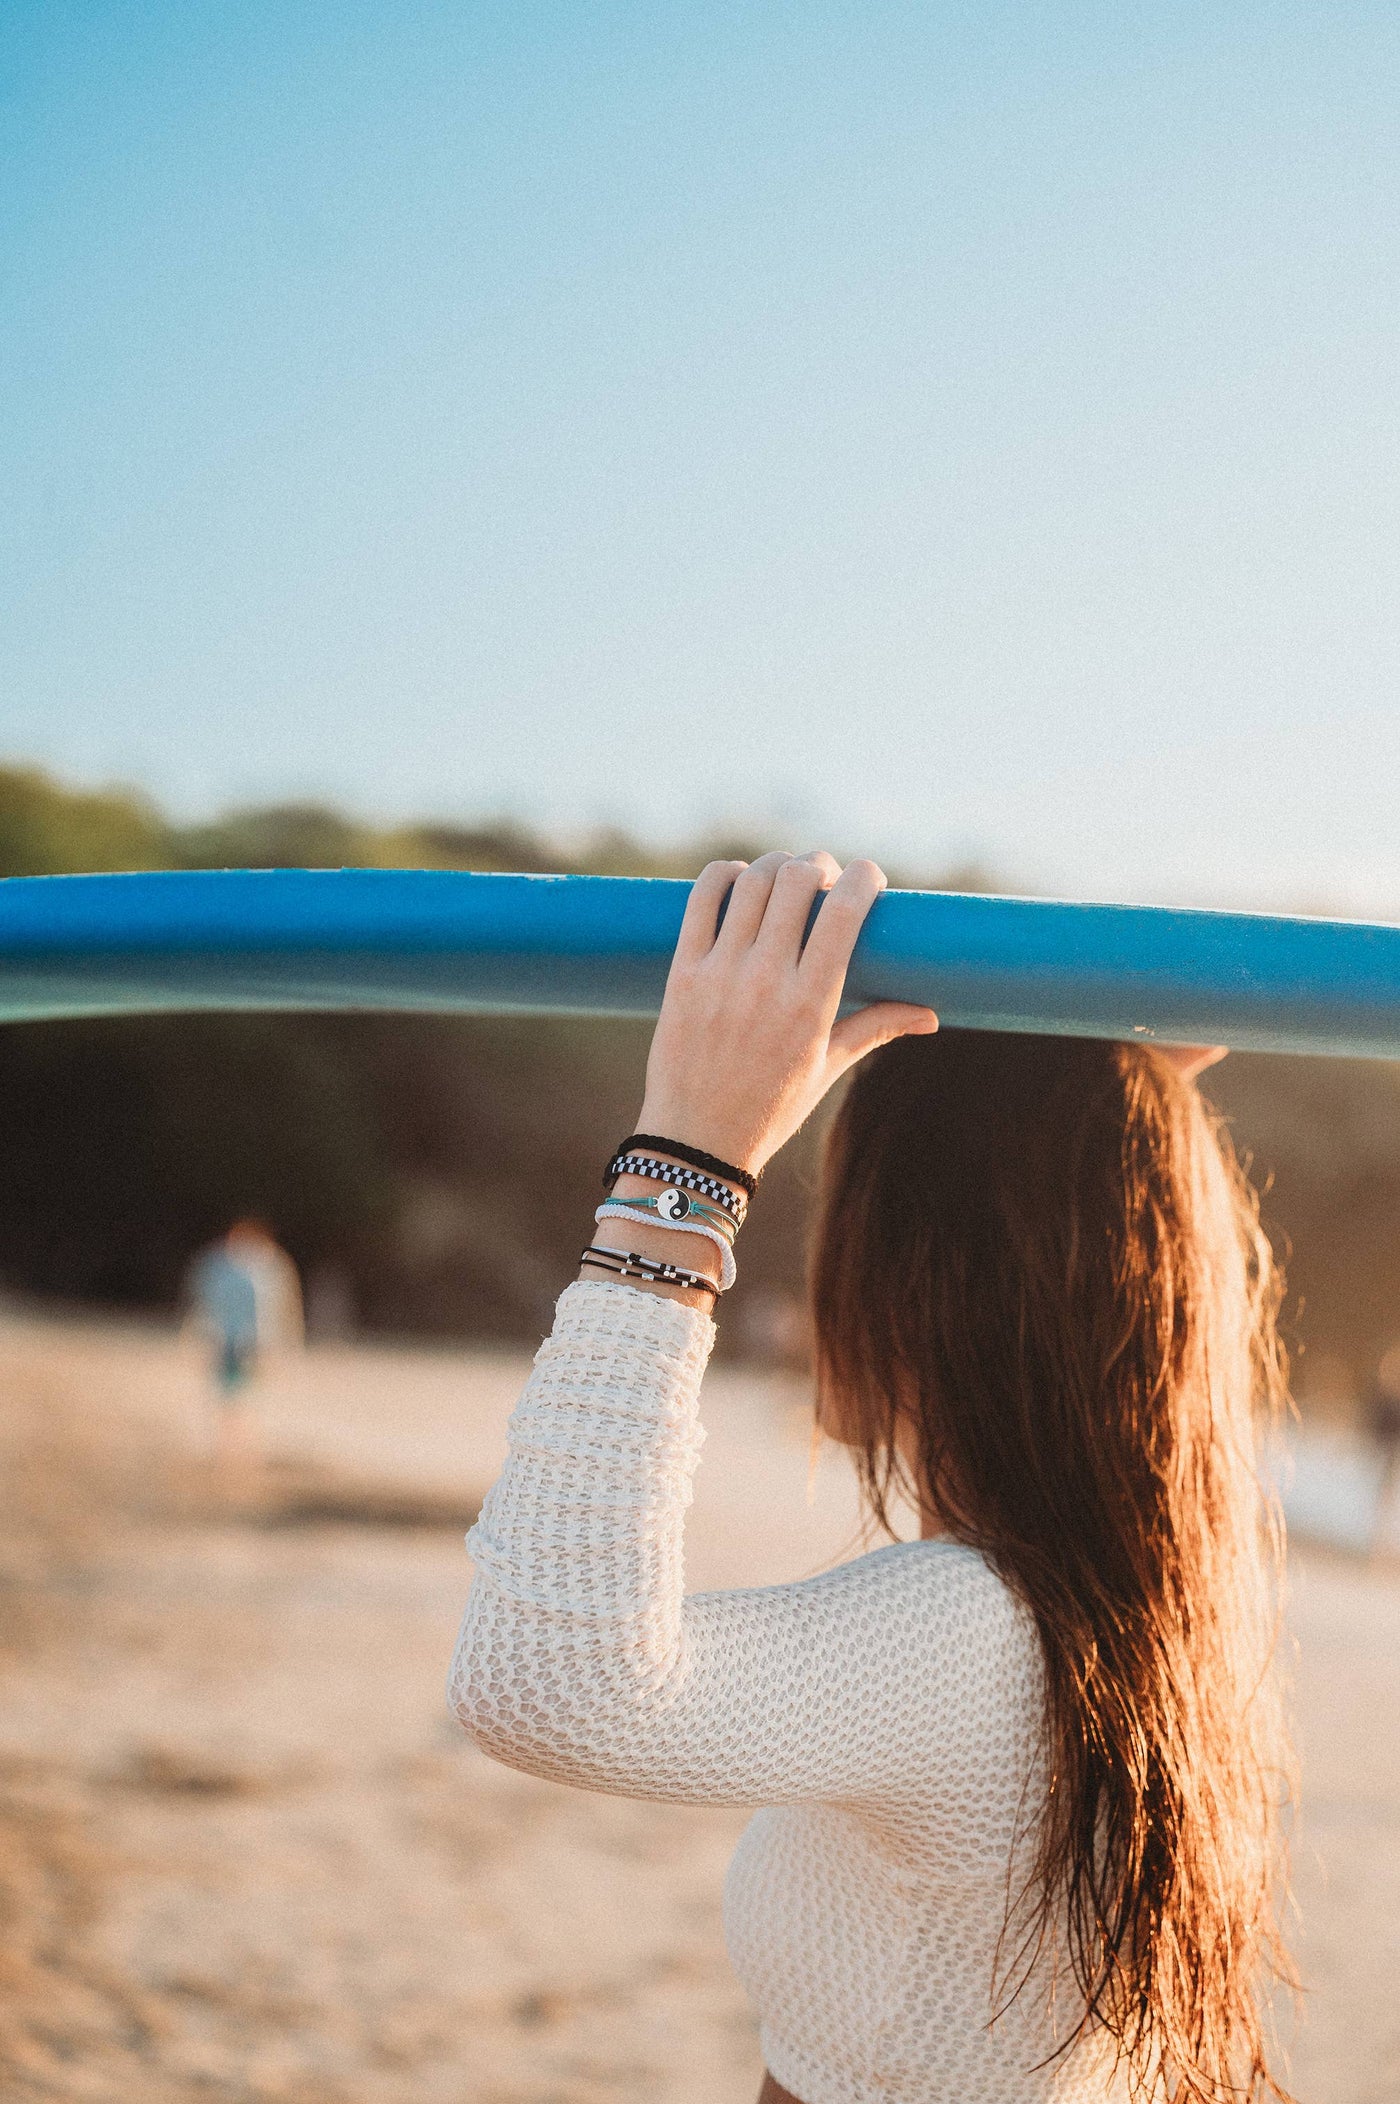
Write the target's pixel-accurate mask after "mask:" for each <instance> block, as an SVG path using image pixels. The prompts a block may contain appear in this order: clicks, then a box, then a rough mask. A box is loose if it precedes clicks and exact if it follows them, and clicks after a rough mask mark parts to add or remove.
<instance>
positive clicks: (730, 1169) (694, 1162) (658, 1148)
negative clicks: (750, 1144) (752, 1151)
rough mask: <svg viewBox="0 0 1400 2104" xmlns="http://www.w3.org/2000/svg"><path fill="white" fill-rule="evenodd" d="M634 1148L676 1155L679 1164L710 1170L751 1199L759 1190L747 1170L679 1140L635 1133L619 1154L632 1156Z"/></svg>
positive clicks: (623, 1143) (622, 1145) (626, 1141)
mask: <svg viewBox="0 0 1400 2104" xmlns="http://www.w3.org/2000/svg"><path fill="white" fill-rule="evenodd" d="M634 1147H650V1148H652V1149H653V1150H654V1151H655V1152H656V1153H657V1154H671V1155H674V1156H675V1158H676V1160H677V1161H678V1162H689V1163H690V1166H691V1168H692V1169H708V1170H709V1172H710V1174H711V1176H722V1177H723V1178H724V1180H725V1182H726V1183H731V1184H733V1185H734V1186H735V1187H736V1189H738V1190H740V1191H747V1192H748V1194H749V1196H750V1198H752V1197H753V1194H754V1192H755V1191H756V1190H757V1189H758V1178H757V1177H756V1176H751V1175H750V1174H749V1172H748V1170H747V1169H736V1168H735V1167H734V1164H733V1163H732V1162H722V1161H721V1160H720V1159H719V1156H718V1155H716V1154H705V1153H703V1152H702V1151H701V1149H700V1148H699V1147H685V1146H682V1144H681V1142H680V1141H679V1140H663V1139H661V1138H659V1137H658V1135H657V1134H656V1133H654V1132H633V1133H629V1134H628V1136H627V1138H626V1139H625V1140H623V1141H621V1142H620V1144H619V1146H618V1149H617V1151H618V1153H619V1154H630V1153H631V1152H632V1149H633V1148H634Z"/></svg>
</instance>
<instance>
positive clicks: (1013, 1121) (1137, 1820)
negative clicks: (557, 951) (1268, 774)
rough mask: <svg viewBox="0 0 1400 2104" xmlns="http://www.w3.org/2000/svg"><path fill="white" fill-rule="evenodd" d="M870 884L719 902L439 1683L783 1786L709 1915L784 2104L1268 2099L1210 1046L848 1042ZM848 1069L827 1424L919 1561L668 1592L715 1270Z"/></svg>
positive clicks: (885, 1035) (703, 1768)
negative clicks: (768, 1168)
mask: <svg viewBox="0 0 1400 2104" xmlns="http://www.w3.org/2000/svg"><path fill="white" fill-rule="evenodd" d="M883 882H884V879H883V877H882V876H881V874H880V872H879V871H878V870H877V869H876V868H875V867H874V865H873V864H871V863H861V862H857V863H852V864H851V865H850V866H849V867H848V868H847V869H846V870H845V871H844V872H841V871H838V870H837V868H836V865H835V864H834V863H833V862H832V861H831V858H830V857H829V856H825V855H812V856H804V857H800V858H789V857H785V856H765V857H764V858H763V859H762V860H761V861H759V862H755V863H754V864H753V865H752V866H750V867H747V868H746V867H744V865H742V864H734V863H718V864H712V865H711V866H710V867H709V868H708V869H707V870H706V871H705V872H704V873H703V875H702V876H701V877H700V879H699V880H698V882H697V883H696V885H695V888H694V891H693V893H692V896H691V899H690V904H689V907H688V910H687V913H686V916H685V922H684V926H683V928H682V931H681V936H680V941H679V944H678V947H677V951H676V957H675V961H674V964H673V966H672V971H671V975H670V979H669V982H668V985H667V990H666V998H665V1004H664V1007H663V1010H662V1014H661V1019H660V1021H659V1023H658V1025H657V1030H656V1036H655V1039H654V1042H653V1047H652V1053H651V1059H650V1062H649V1065H648V1070H647V1088H646V1101H645V1106H644V1110H643V1113H642V1119H641V1124H642V1126H643V1128H644V1133H643V1135H640V1136H634V1143H633V1144H632V1146H631V1149H630V1152H629V1153H628V1154H626V1156H625V1157H624V1158H623V1159H625V1161H626V1164H627V1167H626V1168H625V1169H623V1168H621V1166H620V1163H619V1162H615V1163H614V1164H613V1165H612V1170H613V1173H614V1175H615V1179H616V1180H615V1182H614V1184H613V1189H612V1195H611V1199H610V1201H609V1209H607V1210H605V1211H604V1213H603V1214H602V1218H601V1225H600V1227H599V1230H598V1233H597V1236H596V1240H595V1243H594V1245H593V1247H592V1249H591V1250H590V1252H589V1255H588V1257H587V1258H586V1260H585V1264H584V1267H583V1270H582V1272H581V1274H580V1281H579V1283H577V1284H575V1285H574V1286H572V1287H570V1288H569V1290H568V1291H567V1292H566V1293H565V1294H564V1296H563V1298H562V1300H561V1302H560V1305H559V1313H558V1320H557V1322H556V1325H555V1329H554V1333H553V1335H552V1337H551V1338H550V1339H549V1340H548V1341H547V1342H546V1344H545V1345H544V1346H543V1347H542V1349H541V1351H540V1354H539V1357H538V1359H537V1361H536V1367H535V1372H534V1375H533V1377H532V1379H531V1381H530V1383H529V1385H528V1387H527V1388H526V1391H525V1394H524V1396H523V1398H522V1400H521V1403H520V1405H519V1407H518V1409H517V1410H516V1413H515V1416H514V1418H513V1419H512V1442H511V1450H510V1456H509V1459H508V1460H507V1463H506V1466H505V1469H504V1472H503V1474H502V1476H501V1478H500V1480H499V1482H498V1483H497V1485H496V1487H495V1489H494V1490H493V1491H492V1492H491V1494H490V1496H489V1498H488V1499H487V1501H486V1505H485V1507H484V1509H483V1512H482V1516H481V1520H480V1522H479V1523H478V1525H477V1527H476V1529H475V1530H474V1532H473V1535H472V1537H471V1545H472V1548H473V1550H474V1553H475V1557H476V1578H475V1582H474V1584H473V1586H472V1590H471V1594H470V1597H469V1600H468V1605H467V1612H466V1617H465V1620H464V1623H463V1628H462V1633H461V1638H460V1643H459V1648H458V1654H457V1660H456V1664H455V1668H454V1676H453V1700H454V1703H455V1706H456V1708H457V1710H458V1713H459V1715H460V1716H461V1718H462V1721H463V1723H464V1724H465V1725H466V1727H467V1729H468V1731H469V1732H470V1733H471V1734H472V1736H473V1737H474V1738H475V1739H476V1741H477V1742H478V1744H480V1745H481V1746H483V1747H484V1748H485V1749H486V1750H487V1751H488V1752H490V1753H492V1754H494V1755H496V1756H497V1757H498V1758H499V1759H501V1760H504V1761H508V1762H510V1763H512V1764H514V1765H515V1766H518V1767H523V1768H528V1769H531V1770H533V1771H534V1772H536V1773H538V1774H542V1775H549V1776H553V1777H556V1778H558V1779H560V1780H563V1781H566V1782H571V1783H575V1784H578V1785H580V1786H582V1787H584V1788H587V1789H595V1790H605V1791H613V1792H616V1793H619V1794H625V1795H632V1796H643V1797H658V1798H675V1799H678V1800H682V1801H685V1802H688V1803H696V1804H719V1803H737V1804H753V1805H756V1806H760V1807H762V1808H763V1809H761V1810H759V1811H758V1813H757V1816H756V1817H755V1818H754V1820H753V1821H752V1822H751V1824H750V1825H749V1827H748V1829H747V1830H746V1832H745V1835H744V1838H743V1840H742V1842H741V1843H740V1847H739V1850H738V1852H737V1854H736V1857H735V1860H734V1864H733V1867H732V1870H731V1872H730V1876H729V1879H728V1882H727V1886H726V1894H725V1919H726V1934H727V1938H728V1942H729V1947H730V1953H731V1956H732V1959H733V1962H734V1964H735V1967H736V1969H737V1971H738V1973H739V1975H740V1977H741V1979H742V1980H743V1982H744V1985H745V1986H746V1988H747V1989H748V1992H749V1994H750V1996H751V1997H752V1999H753V2001H754V2003H755V2005H756V2007H757V2011H758V2014H759V2019H760V2031H761V2038H762V2043H763V2048H764V2053H765V2057H766V2062H767V2067H768V2077H767V2080H766V2082H765V2085H764V2089H763V2098H762V2104H872V2100H875V2099H894V2098H898V2099H902V2100H910V2104H914V2100H917V2104H934V2100H948V2104H954V2100H955V2104H1021V2100H1029V2099H1039V2098H1050V2097H1053V2098H1055V2099H1058V2100H1062V2104H1063V2100H1067V2099H1089V2098H1093V2099H1096V2100H1099V2099H1104V2098H1106V2097H1110V2096H1116V2095H1127V2096H1141V2097H1162V2098H1168V2097H1169V2098H1192V2099H1211V2100H1215V2099H1222V2098H1224V2097H1226V2096H1227V2095H1228V2096H1231V2097H1241V2096H1246V2097H1262V2096H1265V2095H1269V2094H1275V2095H1282V2094H1283V2093H1282V2092H1281V2091H1279V2090H1278V2089H1277V2087H1276V2085H1275V2083H1274V2081H1273V2079H1272V2077H1271V2074H1270V2071H1269V2068H1268V2065H1267V2057H1266V2051H1265V2046H1264V2040H1263V2033H1262V2028H1261V2019H1260V2015H1259V2004H1258V1999H1257V1997H1258V1994H1259V1991H1260V1988H1261V1985H1262V1984H1264V1982H1265V1979H1266V1975H1267V1974H1268V1972H1269V1970H1270V1968H1271V1967H1272V1966H1274V1965H1275V1964H1276V1963H1277V1948H1276V1943H1275V1938H1274V1929H1273V1915H1272V1910H1271V1878H1272V1872H1273V1857H1274V1829H1275V1825H1276V1817H1277V1798H1278V1792H1279V1783H1278V1777H1279V1775H1280V1773H1281V1772H1282V1767H1283V1762H1282V1755H1283V1747H1282V1743H1281V1740H1280V1737H1279V1729H1278V1722H1277V1712H1276V1708H1275V1703H1274V1700H1273V1696H1272V1693H1271V1687H1270V1677H1269V1671H1268V1654H1269V1650H1270V1642H1271V1635H1272V1625H1273V1612H1274V1608H1273V1591H1272V1588H1271V1574H1270V1555H1271V1551H1272V1548H1273V1546H1274V1539H1273V1533H1272V1530H1271V1527H1270V1524H1269V1521H1268V1512H1267V1507H1266V1503H1265V1500H1264V1499H1263V1497H1262V1496H1261V1493H1260V1489H1259V1485H1258V1480H1257V1476H1256V1446H1257V1434H1258V1428H1259V1426H1260V1424H1261V1421H1262V1419H1263V1417H1264V1416H1265V1415H1266V1414H1267V1412H1268V1411H1269V1409H1270V1408H1271V1407H1272V1406H1273V1405H1274V1404H1276V1402H1277V1401H1278V1399H1279V1396H1280V1394H1281V1386H1282V1374H1281V1369H1280V1361H1279V1354H1278V1349H1277V1346H1276V1343H1275V1338H1274V1329H1273V1318H1274V1311H1275V1300H1276V1288H1275V1283H1274V1278H1273V1273H1272V1269H1271V1266H1270V1261H1269V1255H1268V1251H1267V1247H1266V1245H1265V1243H1264V1241H1263V1239H1262V1237H1261V1235H1260V1233H1259V1230H1258V1226H1257V1223H1256V1219H1255V1214H1254V1211H1253V1208H1252V1205H1251V1203H1250V1202H1249V1199H1248V1196H1247V1193H1246V1189H1245V1186H1244V1184H1243V1181H1242V1179H1241V1178H1240V1176H1239V1174H1238V1172H1237V1171H1236V1170H1235V1169H1234V1167H1233V1166H1232V1163H1231V1161H1230V1159H1229V1157H1228V1155H1227V1154H1226V1152H1225V1151H1224V1149H1223V1148H1222V1145H1221V1143H1220V1140H1219V1138H1218V1136H1217V1133H1216V1131H1215V1128H1214V1126H1213V1125H1212V1123H1211V1121H1210V1119H1209V1117H1208V1115H1207V1113H1206V1111H1205V1109H1204V1106H1203V1105H1202V1103H1201V1101H1200V1099H1199V1097H1198V1096H1197V1093H1196V1091H1195V1089H1194V1088H1193V1087H1192V1086H1191V1082H1190V1072H1191V1070H1192V1067H1193V1064H1194V1065H1199V1064H1201V1063H1203V1062H1204V1060H1205V1059H1206V1058H1208V1057H1209V1056H1210V1055H1207V1054H1195V1055H1178V1056H1177V1057H1176V1060H1175V1062H1173V1059H1172V1058H1170V1057H1164V1056H1163V1055H1162V1054H1160V1053H1158V1052H1156V1051H1153V1050H1150V1049H1147V1048H1144V1047H1139V1046H1119V1045H1109V1044H1100V1043H1091V1042H1077V1041H1070V1040H1045V1039H1032V1038H1012V1037H1001V1036H994V1035H989V1034H982V1033H972V1032H966V1033H962V1032H952V1033H948V1034H947V1036H946V1037H944V1038H934V1037H932V1036H931V1033H932V1032H934V1031H935V1030H936V1029H937V1019H936V1017H935V1016H934V1015H933V1014H932V1013H931V1012H930V1011H929V1010H927V1009H919V1008H912V1007H907V1006H903V1005H901V1004H898V1003H880V1004H877V1005H876V1006H874V1007H872V1008H867V1009H865V1010H863V1011H861V1012H860V1013H857V1014H853V1015H850V1016H846V1017H844V1018H838V1009H839V1004H840V999H841V991H842V986H843V983H844V978H845V972H846V966H847V963H848V961H849V958H850V954H851V950H852V947H853V945H854V942H855V939H856V936H857V934H858V932H859V929H860V926H861V923H862V921H863V919H864V917H865V914H866V912H867V911H868V910H869V907H870V905H871V904H872V902H873V900H874V899H875V897H876V896H877V894H878V892H879V890H880V888H881V886H882V885H883ZM822 892H825V894H826V896H825V898H824V900H823V901H822V903H821V906H820V911H819V912H818V913H817V914H816V917H815V920H813V919H812V918H811V915H812V908H813V906H814V905H815V903H816V901H817V899H818V895H819V894H820V893H822ZM809 925H810V933H807V930H808V928H809ZM804 938H805V940H804ZM878 1048H883V1049H878ZM867 1054H871V1055H873V1056H872V1057H870V1058H869V1059H868V1061H867V1063H866V1064H865V1065H864V1066H863V1067H862V1068H861V1069H860V1071H859V1072H858V1073H857V1074H856V1076H855V1078H854V1080H853V1082H852V1085H851V1087H850V1089H849V1091H848V1093H847V1095H846V1098H845V1101H844V1104H843V1105H842V1107H841V1109H840V1111H839V1112H838V1115H837V1118H836V1121H835V1124H834V1126H833V1129H832V1132H831V1136H830V1140H829V1144H828V1149H827V1159H826V1172H825V1185H824V1189H823V1194H822V1203H821V1208H820V1220H819V1228H818V1235H817V1242H816V1250H815V1263H814V1289H815V1291H814V1304H815V1305H814V1312H815V1321H816V1339H817V1361H818V1376H819V1378H818V1390H819V1397H820V1402H819V1410H820V1419H821V1422H822V1424H823V1425H824V1427H825V1428H826V1429H827V1430H829V1431H830V1432H832V1433H833V1434H835V1436H837V1437H839V1438H841V1439H843V1440H845V1441H847V1442H848V1443H849V1444H850V1445H851V1446H852V1448H853V1449H854V1451H855V1456H856V1459H857V1463H858V1466H859V1467H860V1470H861V1474H862V1480H863V1482H864V1485H865V1488H866V1490H867V1493H868V1496H869V1501H870V1505H871V1508H872V1510H873V1512H874V1514H875V1515H876V1517H877V1518H879V1519H884V1518H885V1516H886V1509H887V1503H888V1500H889V1499H890V1497H891V1495H892V1493H893V1492H894V1491H895V1490H896V1489H902V1490H904V1491H905V1492H907V1493H908V1495H909V1496H910V1498H911V1499H912V1502H913V1504H914V1506H915V1509H916V1510H917V1511H918V1512H919V1514H920V1515H921V1522H922V1524H921V1533H920V1538H919V1539H918V1540H914V1541H904V1542H894V1543H892V1544H891V1545H890V1546H887V1547H885V1548H883V1549H878V1550H876V1551H875V1552H874V1553H873V1554H870V1555H866V1556H863V1557H860V1558H858V1559H857V1560H856V1561H854V1562H852V1563H848V1564H845V1565H843V1566H841V1567H840V1568H838V1569H836V1570H833V1571H830V1572H827V1573H826V1574H824V1575H823V1576H821V1577H819V1578H816V1579H813V1580H809V1581H807V1582H805V1583H803V1584H798V1585H787V1586H776V1587H770V1588H765V1589H763V1590H758V1591H736V1592H722V1593H711V1594H701V1595H695V1596H692V1597H690V1598H685V1597H683V1587H682V1570H681V1527H682V1518H683V1514H684V1509H685V1506H686V1503H687V1502H688V1498H689V1478H690V1475H691V1472H692V1470H693V1468H694V1465H695V1460H696V1454H697V1449H698V1445H699V1440H700V1437H701V1435H700V1431H699V1427H698V1424H697V1420H696V1414H695V1413H696V1401H697V1395H698V1390H699V1385H700V1377H701V1373H702V1371H703V1368H704V1364H705V1360H706V1358H707V1356H708V1353H709V1350H710V1346H711V1342H712V1339H713V1334H714V1333H713V1325H712V1322H711V1317H710V1309H711V1307H712V1306H713V1304H714V1300H715V1298H716V1289H717V1288H718V1287H719V1286H720V1285H721V1284H722V1283H723V1282H724V1281H725V1280H726V1279H727V1278H728V1277H729V1276H730V1275H731V1266H732V1258H731V1257H730V1255H729V1245H730V1243H731V1242H732V1240H733V1238H734V1233H735V1232H736V1231H737V1227H738V1226H739V1225H740V1224H741V1223H742V1215H743V1211H744V1203H745V1200H746V1198H747V1195H748V1192H749V1190H750V1189H751V1187H752V1180H753V1178H754V1176H755V1175H756V1173H757V1171H758V1170H759V1169H760V1168H761V1167H762V1165H763V1163H764V1162H765V1161H766V1160H767V1159H768V1158H769V1156H771V1155H772V1154H773V1153H774V1152H775V1150H776V1149H777V1148H778V1147H780V1146H781V1145H782V1144H783V1142H784V1140H786V1139H787V1138H788V1137H789V1136H790V1135H791V1134H792V1133H793V1132H795V1131H796V1130H797V1128H798V1126H799V1125H800V1124H801V1123H802V1121H803V1119H804V1118H805V1117H806V1116H807V1115H808V1113H809V1112H810V1111H811V1110H812V1109H813V1108H814V1106H815V1105H816V1104H817V1103H818V1102H819V1101H820V1099H821V1097H822V1096H823V1095H824V1094H825V1093H826V1091H827V1089H828V1088H829V1087H830V1086H831V1084H832V1082H833V1081H834V1080H835V1079H836V1078H837V1077H838V1076H839V1075H840V1074H842V1073H843V1072H844V1071H845V1070H846V1069H848V1068H850V1067H852V1066H854V1065H856V1063H857V1062H858V1061H861V1060H863V1059H865V1058H866V1055H867ZM677 1193H679V1196H677V1195H676V1194H677ZM678 1229H679V1230H680V1232H678V1231H677V1230H678ZM619 1264H622V1265H624V1267H625V1269H626V1272H627V1273H628V1274H629V1275H627V1276H625V1277H624V1276H619V1275H618V1270H617V1267H618V1265H619ZM639 1273H640V1274H643V1275H640V1276H639V1275H638V1274H639Z"/></svg>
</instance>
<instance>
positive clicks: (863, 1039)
mask: <svg viewBox="0 0 1400 2104" xmlns="http://www.w3.org/2000/svg"><path fill="white" fill-rule="evenodd" d="M937 1028H938V1017H937V1016H936V1015H935V1014H934V1012H933V1010H932V1009H931V1008H917V1007H915V1005H914V1003H913V1002H912V1001H872V1002H871V1004H870V1006H869V1008H859V1009H857V1010H856V1013H855V1014H854V1015H847V1016H842V1018H841V1020H840V1022H839V1023H837V1024H836V1026H835V1028H834V1029H833V1030H832V1033H831V1039H830V1051H831V1059H832V1064H833V1065H834V1067H835V1069H836V1072H837V1073H838V1074H844V1073H845V1071H846V1069H847V1067H853V1066H854V1065H855V1063H856V1061H857V1060H858V1059H864V1057H865V1055H866V1053H867V1052H873V1051H874V1050H875V1047H876V1046H877V1045H888V1044H889V1043H891V1041H892V1040H893V1039H894V1038H897V1037H929V1036H931V1035H932V1034H933V1032H934V1031H935V1030H936V1029H937Z"/></svg>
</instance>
